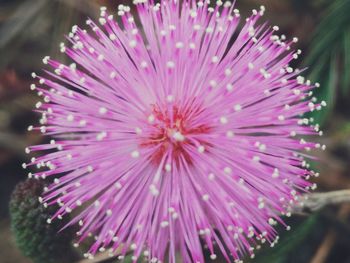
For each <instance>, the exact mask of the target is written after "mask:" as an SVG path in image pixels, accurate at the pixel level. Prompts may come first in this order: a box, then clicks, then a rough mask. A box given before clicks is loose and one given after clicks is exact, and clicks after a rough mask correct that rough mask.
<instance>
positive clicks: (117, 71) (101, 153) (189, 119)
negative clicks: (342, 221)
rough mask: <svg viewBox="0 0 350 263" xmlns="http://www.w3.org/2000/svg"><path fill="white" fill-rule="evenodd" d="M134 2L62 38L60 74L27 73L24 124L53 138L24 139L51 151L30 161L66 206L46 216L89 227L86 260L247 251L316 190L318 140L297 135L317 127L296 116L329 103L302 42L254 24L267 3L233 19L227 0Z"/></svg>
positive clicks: (272, 237) (189, 258)
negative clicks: (28, 110)
mask: <svg viewBox="0 0 350 263" xmlns="http://www.w3.org/2000/svg"><path fill="white" fill-rule="evenodd" d="M135 5H136V8H137V15H136V16H135V17H134V16H133V13H132V12H131V11H130V7H128V6H123V5H120V6H119V8H118V10H119V11H118V19H121V21H122V22H121V23H120V24H118V23H117V22H116V19H115V18H114V17H113V16H112V15H109V14H107V11H106V9H105V8H101V18H100V19H99V22H100V24H101V25H102V26H98V25H97V24H95V23H94V22H92V21H91V20H88V21H87V24H88V25H89V26H90V27H91V29H92V30H89V32H88V31H86V30H83V29H81V28H79V27H77V26H74V27H73V30H72V32H71V33H70V34H69V37H68V41H69V42H70V45H69V47H68V46H67V47H66V46H65V45H64V44H61V51H62V52H64V53H66V54H67V55H68V57H69V58H70V59H72V60H73V61H74V63H72V64H70V65H68V66H67V65H64V64H61V63H60V62H57V61H55V60H52V59H50V58H49V57H46V58H44V63H45V64H49V65H50V66H51V67H53V68H54V73H51V72H49V71H47V72H46V74H45V75H46V76H47V77H43V76H37V75H35V74H34V75H33V77H36V78H37V79H38V80H39V83H40V85H38V84H37V86H36V85H35V84H33V85H32V89H36V90H37V91H38V92H39V95H41V96H42V97H43V101H42V102H39V103H38V104H37V105H36V106H37V108H38V111H40V112H41V113H42V119H41V121H40V122H41V126H40V127H35V128H33V127H30V129H38V130H41V132H42V133H44V134H46V135H50V136H51V137H52V138H54V140H51V142H50V143H48V144H42V145H37V146H31V147H29V148H28V149H27V152H30V151H42V150H44V151H45V152H46V154H45V155H42V156H41V157H38V158H36V159H35V158H34V159H32V162H30V163H29V164H25V165H24V166H25V167H26V166H27V165H28V166H30V165H35V166H37V167H38V168H40V169H39V170H38V172H36V173H34V174H33V175H31V176H34V177H37V178H39V177H40V178H41V177H42V178H47V179H48V180H50V181H52V184H51V185H50V186H49V187H48V188H47V189H46V192H45V195H44V196H43V197H42V198H41V201H42V202H43V203H44V204H45V205H48V206H49V205H51V204H54V203H58V204H59V205H60V209H59V210H58V211H57V213H56V214H55V215H53V216H52V219H51V220H56V219H57V218H58V219H59V218H61V217H62V216H64V215H65V214H66V213H70V212H71V211H73V210H75V211H77V212H76V215H75V219H74V220H72V221H71V223H70V224H69V225H72V224H79V225H80V227H81V228H80V231H79V232H78V236H79V240H78V243H80V242H81V241H82V240H84V239H85V238H86V237H87V236H89V235H90V234H91V233H92V234H93V235H95V240H96V241H95V243H94V244H93V245H92V246H91V248H90V250H89V252H88V253H87V254H86V256H88V257H92V256H93V255H94V254H95V253H96V252H97V251H98V250H100V251H104V250H105V249H110V250H109V251H110V253H111V255H114V254H117V255H120V256H119V258H120V259H122V258H123V255H125V254H126V253H127V252H129V251H132V253H133V260H135V261H136V259H137V258H139V257H140V256H143V255H144V256H145V257H146V258H147V259H148V260H149V261H151V262H160V261H169V262H175V255H176V253H177V252H179V253H180V254H181V256H182V260H183V262H204V257H203V252H202V247H207V248H208V250H209V251H210V254H211V258H212V259H215V258H216V254H215V253H218V252H220V253H222V254H223V256H224V257H225V258H226V259H227V261H230V260H236V261H237V262H239V260H240V259H241V258H242V257H243V256H244V255H245V254H250V255H251V256H253V254H254V247H256V246H257V245H258V244H259V243H261V242H262V243H264V242H265V241H266V242H268V243H271V244H274V243H275V242H276V238H277V233H276V232H275V230H274V227H273V226H274V225H275V224H277V222H279V223H281V224H284V223H283V221H282V219H281V217H280V216H281V215H286V214H287V215H289V210H290V206H291V205H293V204H295V203H297V202H298V197H299V196H300V194H301V193H304V192H307V191H309V189H310V188H314V187H315V186H314V185H313V184H312V183H310V182H308V181H307V179H309V177H310V176H312V175H314V174H315V173H314V172H313V171H309V170H308V164H307V163H306V162H305V160H304V157H307V158H309V156H308V155H306V154H304V153H302V152H303V151H304V150H307V151H308V150H310V149H312V148H315V147H320V145H319V144H316V143H312V142H307V141H305V139H301V137H300V136H302V135H311V134H317V132H319V130H318V129H319V127H318V125H316V124H313V125H312V120H309V119H307V118H305V117H301V116H302V114H304V113H306V112H308V111H313V110H319V109H320V108H321V106H323V104H324V103H323V102H322V103H321V104H318V103H316V101H315V99H310V98H311V96H312V91H311V90H312V89H313V88H314V85H312V84H311V83H310V81H308V80H306V81H305V80H304V78H303V77H301V76H298V74H299V71H298V70H293V69H292V68H291V67H290V66H289V63H290V62H291V61H292V60H293V59H295V58H297V57H298V55H299V54H300V51H291V45H292V44H293V42H296V39H294V40H293V41H285V37H284V36H281V37H279V36H277V35H276V31H277V30H278V27H276V26H275V27H273V28H272V29H271V28H269V27H268V26H266V25H265V24H258V23H257V21H258V19H259V18H260V17H261V16H262V15H263V13H264V7H261V9H260V10H259V11H256V10H253V14H252V15H251V16H250V17H249V18H248V19H246V20H243V21H245V22H243V23H242V24H243V27H242V28H241V30H238V26H239V23H240V14H239V11H238V10H237V9H234V7H233V5H232V4H231V3H230V2H225V3H222V2H221V1H220V0H219V1H217V3H216V6H214V7H209V6H208V4H207V3H206V2H197V3H196V2H195V1H190V0H184V1H183V2H182V4H181V3H180V1H174V0H169V1H166V0H163V1H161V3H160V4H154V3H153V2H152V1H151V2H148V3H147V2H146V1H144V0H135ZM138 24H140V25H138ZM317 85H318V84H316V86H317ZM308 124H311V125H310V126H309V125H308ZM80 206H81V208H79V207H80ZM285 226H286V225H285ZM286 227H287V228H288V226H286Z"/></svg>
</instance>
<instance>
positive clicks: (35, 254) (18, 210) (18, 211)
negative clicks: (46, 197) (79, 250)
mask: <svg viewBox="0 0 350 263" xmlns="http://www.w3.org/2000/svg"><path fill="white" fill-rule="evenodd" d="M43 187H44V184H43V182H42V181H39V180H36V179H28V180H26V181H24V182H21V183H19V184H18V185H17V186H16V188H15V190H14V191H13V193H12V196H11V201H10V215H11V228H12V231H13V234H14V236H15V239H16V243H17V246H18V247H19V248H20V250H21V251H22V253H23V254H24V255H25V256H27V257H29V258H31V259H32V260H33V261H34V263H64V262H72V261H73V260H74V259H75V254H74V252H73V250H72V245H71V241H72V239H73V237H74V229H69V230H64V231H62V232H60V229H61V228H62V227H63V226H64V225H65V224H66V223H67V219H65V220H62V221H58V220H54V221H53V222H52V223H51V224H48V223H47V219H48V218H49V217H50V216H51V215H52V214H53V213H54V212H55V211H56V209H57V207H53V206H50V207H48V208H46V209H45V208H44V207H43V205H42V204H40V203H39V201H38V197H39V196H40V195H41V194H42V191H43Z"/></svg>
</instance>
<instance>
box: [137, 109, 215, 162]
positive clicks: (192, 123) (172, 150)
mask: <svg viewBox="0 0 350 263" xmlns="http://www.w3.org/2000/svg"><path fill="white" fill-rule="evenodd" d="M203 113H204V111H203V109H202V107H200V106H198V105H197V106H195V105H194V104H193V103H192V104H190V105H187V106H181V107H180V106H176V105H170V106H169V105H163V107H159V106H158V105H153V106H152V114H151V115H150V118H149V127H148V128H149V129H148V132H147V135H146V137H145V138H144V140H143V141H142V143H141V146H142V147H152V148H153V149H154V152H153V153H152V154H151V162H153V163H155V164H159V163H160V162H161V160H162V159H163V158H164V155H167V156H168V158H171V160H172V161H174V163H175V164H176V165H178V164H179V163H180V161H181V160H182V161H186V162H187V163H188V164H192V163H193V156H192V155H193V154H191V152H192V151H193V150H195V151H196V150H197V149H198V147H204V146H206V147H207V146H209V143H208V142H206V140H205V138H203V135H204V134H207V133H209V132H210V131H211V129H212V128H211V127H210V126H209V125H208V124H204V123H203V121H202V118H203Z"/></svg>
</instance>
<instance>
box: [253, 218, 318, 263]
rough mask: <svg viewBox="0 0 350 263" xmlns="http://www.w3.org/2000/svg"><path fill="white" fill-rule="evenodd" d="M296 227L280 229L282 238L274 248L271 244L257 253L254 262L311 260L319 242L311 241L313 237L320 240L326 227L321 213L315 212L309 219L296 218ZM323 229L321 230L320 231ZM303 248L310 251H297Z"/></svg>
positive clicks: (278, 262) (294, 224)
mask: <svg viewBox="0 0 350 263" xmlns="http://www.w3.org/2000/svg"><path fill="white" fill-rule="evenodd" d="M292 225H293V226H294V227H293V228H292V229H291V230H290V231H289V232H288V233H286V232H285V230H283V229H280V231H279V233H280V240H279V242H278V243H277V244H276V245H275V247H274V248H270V247H269V246H267V247H265V248H263V249H262V250H261V251H260V252H258V253H257V255H256V258H255V259H254V260H252V263H267V262H271V263H272V262H273V263H294V262H309V260H310V258H311V257H312V254H313V253H314V251H315V249H316V247H315V245H316V246H317V242H316V244H315V242H310V241H311V240H312V239H313V240H314V241H315V240H316V241H318V240H319V239H320V237H322V235H323V234H324V233H323V232H324V230H322V229H323V228H324V227H323V226H322V225H323V224H322V222H321V221H320V220H319V215H318V214H314V215H312V216H310V217H309V218H307V219H302V220H300V219H299V220H294V222H293V224H292ZM319 230H321V231H319ZM301 248H303V250H306V251H308V252H309V253H296V251H299V250H300V249H301Z"/></svg>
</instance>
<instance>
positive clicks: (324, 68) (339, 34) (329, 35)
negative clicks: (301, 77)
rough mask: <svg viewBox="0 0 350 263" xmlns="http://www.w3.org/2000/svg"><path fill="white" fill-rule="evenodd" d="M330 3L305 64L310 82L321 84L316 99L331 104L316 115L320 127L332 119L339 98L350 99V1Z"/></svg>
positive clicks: (341, 0) (316, 92)
mask: <svg viewBox="0 0 350 263" xmlns="http://www.w3.org/2000/svg"><path fill="white" fill-rule="evenodd" d="M321 2H322V1H321ZM327 2H328V6H327V8H326V10H325V11H324V12H325V16H324V17H323V18H322V19H321V21H320V23H319V24H318V26H317V28H316V30H315V35H314V37H313V40H312V43H311V44H310V47H309V52H308V55H307V57H306V59H305V61H304V64H305V65H306V66H308V67H309V68H310V71H309V77H310V79H311V80H312V81H317V82H320V83H321V87H320V88H318V89H316V90H315V95H316V97H317V98H318V100H319V101H322V100H324V101H326V102H327V104H328V108H327V109H325V110H322V111H315V112H313V114H312V115H313V117H314V118H315V121H316V122H317V123H323V122H324V121H325V120H326V118H327V117H329V115H330V114H331V112H332V110H333V107H334V103H335V100H336V97H337V95H338V96H339V95H340V96H346V95H348V94H349V90H350V1H349V0H335V1H327ZM338 90H339V91H338Z"/></svg>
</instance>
